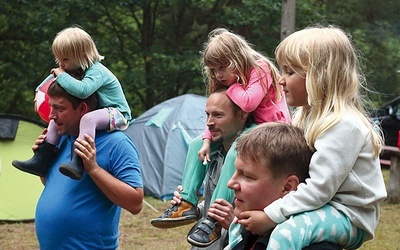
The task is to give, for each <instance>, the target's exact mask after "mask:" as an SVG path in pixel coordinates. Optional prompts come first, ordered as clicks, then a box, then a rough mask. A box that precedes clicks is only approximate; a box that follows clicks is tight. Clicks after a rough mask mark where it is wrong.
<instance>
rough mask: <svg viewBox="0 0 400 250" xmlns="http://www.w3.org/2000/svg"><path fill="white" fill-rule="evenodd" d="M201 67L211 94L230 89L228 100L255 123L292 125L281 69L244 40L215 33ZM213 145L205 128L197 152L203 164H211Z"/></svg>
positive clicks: (232, 35) (208, 44)
mask: <svg viewBox="0 0 400 250" xmlns="http://www.w3.org/2000/svg"><path fill="white" fill-rule="evenodd" d="M202 64H203V74H204V75H205V77H207V79H208V92H209V93H212V92H213V91H214V90H215V89H218V88H219V87H220V86H222V85H223V86H228V87H229V88H228V90H227V91H226V93H227V95H228V97H229V98H230V99H231V100H232V101H233V102H234V103H235V104H236V105H238V106H239V107H240V108H241V109H242V110H243V111H245V112H248V113H250V112H251V113H252V114H253V117H254V121H255V123H257V124H260V123H263V122H270V121H281V122H285V123H290V115H289V110H288V106H287V104H286V101H285V97H284V95H283V91H282V88H281V86H279V85H278V84H277V82H278V79H279V71H278V69H277V68H276V67H275V66H274V64H273V63H272V62H271V60H269V59H268V58H267V57H266V56H264V55H262V54H261V53H259V52H257V51H255V50H254V49H253V48H252V47H251V45H250V44H248V43H247V42H246V40H245V39H244V38H243V37H241V36H239V35H236V34H234V33H232V32H229V31H228V30H226V29H223V28H218V29H215V30H213V31H212V32H211V33H210V35H209V39H208V41H207V42H206V43H205V46H204V51H203V61H202ZM210 145H211V133H210V131H209V130H208V127H207V126H206V130H205V132H204V134H203V146H202V148H201V149H200V151H199V153H198V156H199V159H200V160H201V161H202V162H204V164H206V163H207V162H209V161H210Z"/></svg>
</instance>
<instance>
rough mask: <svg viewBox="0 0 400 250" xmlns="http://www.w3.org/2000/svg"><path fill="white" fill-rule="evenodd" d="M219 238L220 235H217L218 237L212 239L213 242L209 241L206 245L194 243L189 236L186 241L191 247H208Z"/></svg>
mask: <svg viewBox="0 0 400 250" xmlns="http://www.w3.org/2000/svg"><path fill="white" fill-rule="evenodd" d="M219 238H221V235H219V236H218V237H216V238H215V239H213V240H211V241H210V242H207V243H204V242H198V241H195V240H193V239H192V238H190V237H189V236H188V237H187V238H186V240H187V242H189V243H190V244H191V245H193V246H196V247H209V246H210V245H212V244H213V243H214V242H216V241H217V240H218V239H219Z"/></svg>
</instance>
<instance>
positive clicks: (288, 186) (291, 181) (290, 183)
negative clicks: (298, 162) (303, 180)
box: [282, 175, 300, 197]
mask: <svg viewBox="0 0 400 250" xmlns="http://www.w3.org/2000/svg"><path fill="white" fill-rule="evenodd" d="M299 184H300V181H299V178H298V177H297V176H296V175H289V176H287V177H286V178H285V179H284V183H283V190H282V197H283V196H285V195H286V194H288V193H289V192H291V191H295V190H297V186H298V185H299Z"/></svg>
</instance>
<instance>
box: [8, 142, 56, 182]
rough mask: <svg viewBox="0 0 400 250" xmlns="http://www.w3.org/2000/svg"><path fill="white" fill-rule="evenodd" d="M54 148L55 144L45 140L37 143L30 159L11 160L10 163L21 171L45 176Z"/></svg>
mask: <svg viewBox="0 0 400 250" xmlns="http://www.w3.org/2000/svg"><path fill="white" fill-rule="evenodd" d="M55 148H56V146H55V145H53V144H50V143H48V142H46V141H45V142H44V143H42V144H40V145H38V148H37V150H35V152H34V155H33V157H32V158H31V159H29V160H27V161H17V160H13V161H12V165H13V166H14V167H16V168H18V169H19V170H21V171H24V172H27V173H30V174H34V175H38V176H41V177H46V174H47V171H48V170H49V167H50V163H51V161H52V159H53V156H54V150H55Z"/></svg>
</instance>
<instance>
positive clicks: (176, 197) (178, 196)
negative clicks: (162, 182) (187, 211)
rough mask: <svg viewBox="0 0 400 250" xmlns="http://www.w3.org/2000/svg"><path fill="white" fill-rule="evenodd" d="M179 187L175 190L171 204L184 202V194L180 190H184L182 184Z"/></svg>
mask: <svg viewBox="0 0 400 250" xmlns="http://www.w3.org/2000/svg"><path fill="white" fill-rule="evenodd" d="M177 189H178V190H177V191H175V192H174V197H172V199H171V205H176V204H181V202H182V196H181V194H180V192H182V191H183V188H182V185H179V186H178V187H177Z"/></svg>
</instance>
